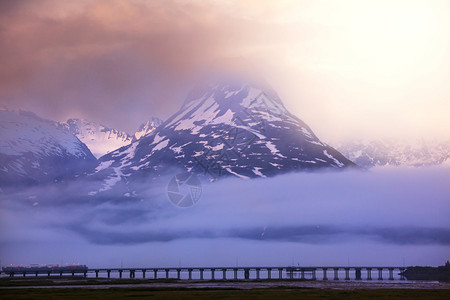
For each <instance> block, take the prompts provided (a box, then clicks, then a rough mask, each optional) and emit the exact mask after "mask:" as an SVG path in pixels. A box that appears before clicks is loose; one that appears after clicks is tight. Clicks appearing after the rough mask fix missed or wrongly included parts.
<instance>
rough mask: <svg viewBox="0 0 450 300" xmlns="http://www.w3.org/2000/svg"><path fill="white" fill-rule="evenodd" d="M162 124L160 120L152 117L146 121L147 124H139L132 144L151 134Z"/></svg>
mask: <svg viewBox="0 0 450 300" xmlns="http://www.w3.org/2000/svg"><path fill="white" fill-rule="evenodd" d="M162 123H163V121H162V120H161V119H158V118H155V117H153V118H152V119H151V120H148V121H147V122H145V123H143V124H141V126H139V128H138V130H137V131H136V132H135V133H134V136H133V142H134V141H137V140H138V139H140V138H142V137H144V136H146V135H148V134H150V133H152V132H153V131H154V130H155V129H156V128H157V127H158V126H160V125H161V124H162Z"/></svg>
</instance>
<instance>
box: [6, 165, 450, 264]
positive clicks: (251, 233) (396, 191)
mask: <svg viewBox="0 0 450 300" xmlns="http://www.w3.org/2000/svg"><path fill="white" fill-rule="evenodd" d="M448 178H450V169H449V168H425V169H374V170H373V171H368V172H361V171H347V172H336V173H295V174H287V175H281V176H277V177H274V178H269V179H257V180H240V179H234V178H233V179H231V178H230V179H222V180H219V181H218V182H215V183H205V184H203V186H202V188H203V189H202V196H201V198H200V200H199V202H198V203H197V204H196V205H194V206H192V207H190V208H178V207H176V206H174V205H172V204H171V203H170V202H169V200H168V199H167V195H166V193H165V191H166V187H167V186H166V184H163V183H164V182H165V181H164V180H163V181H162V184H160V185H156V186H150V187H148V193H149V194H151V195H152V196H151V197H149V198H145V197H143V198H142V199H139V200H136V201H128V202H123V203H117V202H116V201H115V202H107V201H106V202H101V203H96V202H86V201H83V202H80V203H71V204H67V203H65V204H64V205H59V204H56V203H55V205H49V204H48V203H47V204H46V205H40V204H39V203H37V202H34V205H33V204H30V203H31V202H30V201H25V202H21V201H11V200H8V199H2V204H1V205H2V210H1V221H0V226H1V227H0V231H1V235H0V246H1V249H3V250H2V251H1V253H0V254H2V255H6V256H7V257H10V258H14V255H13V254H12V253H8V252H9V251H11V250H8V249H13V248H14V245H19V244H23V243H25V244H27V245H30V244H31V245H32V244H40V245H42V244H43V243H46V242H48V243H49V244H52V245H62V244H65V243H68V242H73V241H78V243H79V244H80V245H81V244H83V245H84V246H85V247H91V248H96V247H97V248H98V247H109V248H122V247H125V248H126V247H128V248H129V249H131V248H133V247H137V248H142V247H148V248H151V247H152V246H151V245H156V244H158V245H162V244H167V245H170V244H173V243H177V245H181V246H179V247H183V245H189V247H190V248H189V249H191V248H194V249H195V248H196V246H195V244H196V243H193V242H192V241H198V240H203V241H205V242H208V243H212V244H214V243H223V241H224V239H225V240H233V241H234V242H233V245H235V247H238V248H239V247H240V246H239V245H245V244H247V245H248V244H261V243H262V244H265V245H266V247H268V245H274V246H275V245H283V244H286V243H288V244H292V243H294V244H298V245H302V246H306V247H312V246H314V245H317V246H318V247H321V246H327V247H330V248H334V247H336V248H342V247H343V245H351V244H352V243H358V244H362V245H364V244H365V243H367V244H371V245H373V244H375V245H387V246H389V247H400V248H401V247H403V246H405V247H417V249H419V248H420V247H431V248H433V247H435V249H439V250H436V251H437V252H436V253H435V255H438V256H439V257H441V256H442V258H443V259H444V258H445V257H444V256H443V253H444V252H447V253H448V252H449V251H448V250H450V219H449V218H448V216H449V215H450V187H449V186H448ZM169 179H170V178H168V179H167V182H168V181H169ZM62 202H63V201H62ZM155 203H158V205H157V206H155ZM155 207H158V208H155ZM236 241H238V242H236ZM239 241H240V242H239ZM186 247H187V246H186ZM211 247H213V246H211ZM277 247H278V246H277ZM349 247H350V246H349ZM443 249H444V250H445V251H443ZM427 251H428V252H430V250H427ZM432 252H433V251H432V250H431V254H430V253H429V254H430V255H433V253H432ZM81 255H84V254H83V253H82V254H81Z"/></svg>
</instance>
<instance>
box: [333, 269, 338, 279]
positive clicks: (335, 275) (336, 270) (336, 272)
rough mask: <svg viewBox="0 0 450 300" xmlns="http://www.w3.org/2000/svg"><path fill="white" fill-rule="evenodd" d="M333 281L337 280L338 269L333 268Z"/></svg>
mask: <svg viewBox="0 0 450 300" xmlns="http://www.w3.org/2000/svg"><path fill="white" fill-rule="evenodd" d="M334 280H339V268H334Z"/></svg>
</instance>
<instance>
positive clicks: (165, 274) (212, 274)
mask: <svg viewBox="0 0 450 300" xmlns="http://www.w3.org/2000/svg"><path fill="white" fill-rule="evenodd" d="M395 270H397V271H398V272H399V275H400V280H405V277H404V276H403V274H402V273H403V272H404V271H405V270H406V268H405V267H377V266H372V267H370V266H367V267H336V266H328V267H327V266H324V267H292V266H291V267H183V268H182V267H177V268H173V267H172V268H89V269H85V270H80V269H72V270H71V269H64V270H59V271H53V270H40V271H36V270H33V271H31V270H30V271H29V270H23V269H22V270H17V271H16V270H14V271H11V270H6V271H5V270H0V274H2V273H3V274H6V275H9V277H14V276H15V275H18V276H23V277H26V276H27V275H28V276H30V275H31V276H33V275H34V276H42V275H44V276H52V275H53V276H61V277H62V276H63V275H66V276H67V275H68V276H83V277H88V274H92V275H94V274H95V278H99V277H100V276H101V277H102V278H111V274H117V275H118V277H119V278H123V277H124V275H128V276H129V278H131V279H133V278H136V273H140V274H141V275H142V278H143V279H146V278H149V279H178V280H181V279H182V277H183V279H187V280H194V279H195V280H265V279H266V280H270V279H312V280H373V279H374V280H375V279H376V280H386V279H388V280H394V271H395ZM230 273H231V276H230ZM339 273H344V276H340V274H339ZM383 273H384V274H385V275H388V276H386V277H383ZM387 273H388V274H387ZM182 274H183V275H187V276H181V275H182ZM194 275H195V276H194ZM205 275H209V276H205ZM373 275H374V276H373ZM372 276H373V277H372ZM194 277H195V278H194ZM206 277H208V278H206Z"/></svg>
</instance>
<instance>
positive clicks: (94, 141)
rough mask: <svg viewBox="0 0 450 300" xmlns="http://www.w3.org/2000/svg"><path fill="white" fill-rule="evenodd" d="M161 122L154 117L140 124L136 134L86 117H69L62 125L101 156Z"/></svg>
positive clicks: (142, 134)
mask: <svg viewBox="0 0 450 300" xmlns="http://www.w3.org/2000/svg"><path fill="white" fill-rule="evenodd" d="M161 123H162V121H161V120H160V119H158V118H152V119H151V120H150V121H147V122H146V123H143V124H142V125H141V126H139V129H138V130H137V131H136V133H135V134H134V135H131V134H128V133H126V132H125V131H120V130H117V129H113V128H109V127H107V126H105V125H102V124H99V123H96V122H92V121H88V120H85V119H69V120H67V122H66V123H61V126H63V127H66V128H67V129H68V130H69V131H70V132H71V133H72V134H74V135H76V136H77V137H78V138H79V139H80V140H81V141H82V142H83V143H85V144H86V145H87V146H88V148H89V149H90V150H91V152H92V153H93V154H94V156H95V157H97V158H99V157H101V156H103V155H105V154H107V153H109V152H111V151H113V150H116V149H119V148H121V147H123V146H126V145H129V144H130V143H131V142H132V141H136V140H138V139H139V138H141V137H143V136H145V135H147V134H149V133H150V132H152V131H153V130H154V129H155V128H156V127H157V126H159V125H160V124H161Z"/></svg>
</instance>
